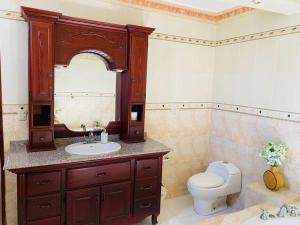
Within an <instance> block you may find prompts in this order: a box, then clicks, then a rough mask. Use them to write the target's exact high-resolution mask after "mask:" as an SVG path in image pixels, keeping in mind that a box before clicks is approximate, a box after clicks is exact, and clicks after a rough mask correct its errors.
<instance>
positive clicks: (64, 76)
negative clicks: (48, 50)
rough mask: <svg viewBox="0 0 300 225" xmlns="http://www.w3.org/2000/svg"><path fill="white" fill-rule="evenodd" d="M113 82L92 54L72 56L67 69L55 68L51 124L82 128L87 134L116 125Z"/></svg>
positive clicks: (114, 83)
mask: <svg viewBox="0 0 300 225" xmlns="http://www.w3.org/2000/svg"><path fill="white" fill-rule="evenodd" d="M116 78H117V74H116V72H113V71H108V70H107V68H106V66H105V63H104V62H103V61H102V58H101V57H100V56H98V55H96V54H93V53H81V54H78V55H76V56H74V57H73V58H72V60H71V62H70V64H69V65H68V66H55V85H54V87H55V90H54V123H55V124H65V125H66V127H67V128H68V129H70V130H72V131H82V128H81V125H82V124H84V125H85V126H86V127H87V130H90V129H93V128H95V127H97V126H98V125H99V126H107V125H108V123H109V122H110V121H118V120H119V118H118V113H116V102H117V101H116V82H117V81H116ZM116 115H117V116H116ZM116 117H117V118H116Z"/></svg>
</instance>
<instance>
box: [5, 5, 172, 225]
mask: <svg viewBox="0 0 300 225" xmlns="http://www.w3.org/2000/svg"><path fill="white" fill-rule="evenodd" d="M22 15H23V16H24V18H25V20H26V21H27V22H28V27H29V73H28V74H29V78H28V82H29V140H28V141H23V142H22V141H20V142H13V143H12V144H11V148H10V151H9V153H8V157H7V160H6V163H5V169H7V170H9V171H11V172H13V173H15V174H17V181H18V187H17V188H18V225H100V224H101V225H106V224H107V225H113V224H115V225H123V224H124V225H126V224H134V223H137V222H139V221H141V220H143V219H144V218H146V217H148V216H152V224H157V216H158V215H159V212H160V196H161V183H162V182H161V177H162V157H163V155H164V154H166V153H167V152H168V151H169V149H168V148H167V147H166V146H164V145H162V144H160V143H158V142H155V141H154V140H151V139H148V140H145V137H144V121H145V98H146V75H147V50H148V36H149V35H150V34H151V33H152V32H153V30H154V29H153V28H148V27H142V26H136V25H117V24H110V23H103V22H98V21H91V20H86V19H80V18H73V17H68V16H64V15H62V14H61V13H57V12H50V11H45V10H39V9H32V8H27V7H22ZM99 59H100V60H99ZM99 61H100V63H99ZM102 64H103V66H104V67H105V70H102ZM102 106H105V107H102ZM101 107H102V108H101ZM103 127H105V128H106V130H107V131H108V133H109V134H110V135H111V134H115V135H117V137H118V138H117V139H115V140H114V141H115V142H118V143H119V144H120V145H121V148H120V149H119V148H118V149H116V151H115V152H114V153H109V154H94V155H88V154H83V155H77V154H72V151H69V152H67V151H66V150H67V149H66V147H67V146H69V144H73V143H77V142H81V141H83V140H84V142H86V143H88V144H90V143H95V145H91V146H90V147H93V148H94V147H95V148H96V146H100V145H99V140H96V139H97V138H96V136H98V135H100V134H101V132H103V131H104V130H105V129H103ZM81 128H83V130H80V129H81ZM78 129H79V130H78ZM102 134H104V133H102ZM105 134H106V133H105ZM74 138H75V139H74ZM96 144H98V145H96ZM117 146H118V145H117ZM82 149H88V148H87V147H86V146H85V148H82ZM82 149H81V151H82ZM73 150H74V149H73ZM86 151H88V150H86Z"/></svg>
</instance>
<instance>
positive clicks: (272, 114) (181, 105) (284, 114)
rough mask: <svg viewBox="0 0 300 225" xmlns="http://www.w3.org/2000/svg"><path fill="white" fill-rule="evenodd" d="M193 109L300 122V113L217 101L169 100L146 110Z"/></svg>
mask: <svg viewBox="0 0 300 225" xmlns="http://www.w3.org/2000/svg"><path fill="white" fill-rule="evenodd" d="M193 109H213V110H223V111H229V112H235V113H242V114H248V115H253V116H260V117H267V118H273V119H280V120H287V121H293V122H300V113H296V112H288V111H280V110H272V109H264V108H256V107H250V106H240V105H232V104H224V103H215V102H174V103H171V102H167V103H147V104H146V110H148V111H151V110H193Z"/></svg>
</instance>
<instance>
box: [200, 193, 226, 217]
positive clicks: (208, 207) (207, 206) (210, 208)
mask: <svg viewBox="0 0 300 225" xmlns="http://www.w3.org/2000/svg"><path fill="white" fill-rule="evenodd" d="M224 209H227V203H226V196H223V197H219V198H217V199H213V200H212V199H209V200H208V199H197V198H194V210H195V211H196V213H197V214H200V215H203V216H207V215H211V214H215V213H217V212H220V211H222V210H224Z"/></svg>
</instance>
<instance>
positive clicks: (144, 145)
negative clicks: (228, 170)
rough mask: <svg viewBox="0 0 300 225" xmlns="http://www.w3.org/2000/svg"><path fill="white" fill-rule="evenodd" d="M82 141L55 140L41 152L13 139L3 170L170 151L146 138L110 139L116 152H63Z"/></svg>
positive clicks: (70, 139)
mask: <svg viewBox="0 0 300 225" xmlns="http://www.w3.org/2000/svg"><path fill="white" fill-rule="evenodd" d="M110 140H111V138H110ZM80 141H82V139H81V138H63V139H57V140H56V150H53V151H43V152H30V153H29V152H27V149H26V145H27V141H13V142H11V144H10V150H9V152H8V153H7V157H6V159H5V163H4V169H5V170H16V169H22V168H30V167H40V166H48V165H57V164H64V163H74V162H84V161H92V160H101V159H103V160H105V159H114V158H123V157H124V158H125V157H130V156H140V155H146V154H151V153H152V154H153V153H166V152H168V151H171V149H170V148H168V147H167V146H165V145H163V144H161V143H159V142H157V141H155V140H152V139H150V138H148V139H147V140H146V141H145V142H141V143H133V144H126V143H124V142H122V141H120V140H119V139H116V138H114V139H113V140H112V141H114V142H118V143H119V144H120V145H121V150H120V151H119V152H116V153H111V154H102V155H93V156H87V155H71V154H69V153H67V152H65V150H64V149H65V147H66V146H67V145H69V144H72V143H76V142H80Z"/></svg>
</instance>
